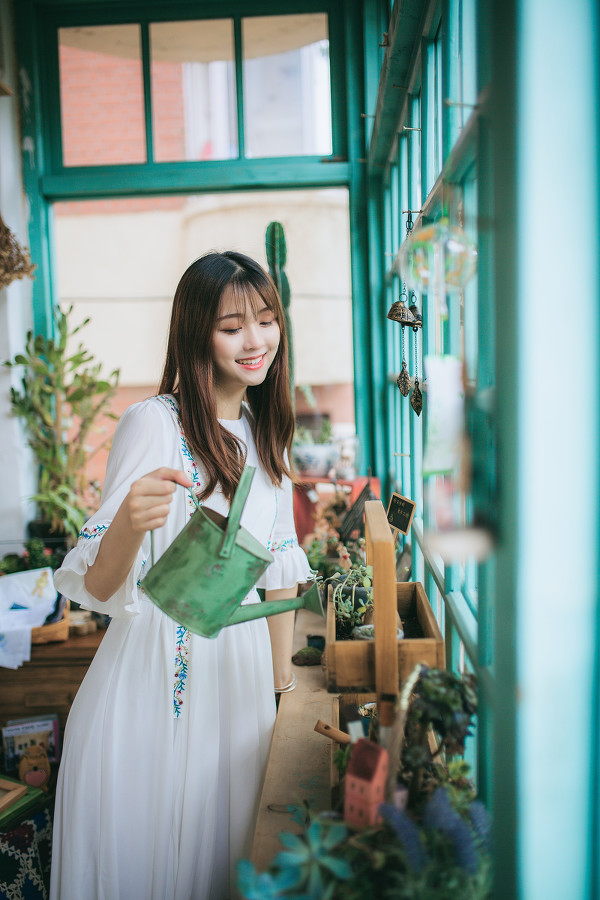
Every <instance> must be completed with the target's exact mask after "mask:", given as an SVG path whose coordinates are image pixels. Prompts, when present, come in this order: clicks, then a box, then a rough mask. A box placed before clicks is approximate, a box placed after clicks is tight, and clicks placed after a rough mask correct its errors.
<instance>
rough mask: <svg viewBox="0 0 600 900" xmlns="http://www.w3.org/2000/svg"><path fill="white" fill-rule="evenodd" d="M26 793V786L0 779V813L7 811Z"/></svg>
mask: <svg viewBox="0 0 600 900" xmlns="http://www.w3.org/2000/svg"><path fill="white" fill-rule="evenodd" d="M26 793H27V785H26V784H16V783H15V782H14V781H12V780H10V779H8V778H0V813H3V812H5V810H7V809H9V808H10V807H11V806H12V805H13V803H16V802H17V800H20V799H21V797H22V796H23V795H24V794H26Z"/></svg>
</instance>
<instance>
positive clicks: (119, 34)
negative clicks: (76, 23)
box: [58, 25, 146, 166]
mask: <svg viewBox="0 0 600 900" xmlns="http://www.w3.org/2000/svg"><path fill="white" fill-rule="evenodd" d="M58 35H59V36H58V41H59V70H60V105H61V122H62V142H63V164H64V165H65V166H99V165H107V164H114V163H141V162H145V161H146V137H145V135H146V131H145V125H144V87H143V77H142V60H141V51H140V29H139V26H138V25H106V26H98V27H87V26H86V27H85V28H61V29H59V32H58Z"/></svg>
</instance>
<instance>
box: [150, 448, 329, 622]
mask: <svg viewBox="0 0 600 900" xmlns="http://www.w3.org/2000/svg"><path fill="white" fill-rule="evenodd" d="M253 477H254V468H253V467H252V466H246V467H245V468H244V471H243V472H242V477H241V478H240V483H239V484H238V487H237V490H236V492H235V494H234V497H233V500H232V501H231V508H230V510H229V517H228V518H225V516H222V515H221V514H220V513H217V512H214V510H212V509H207V508H206V507H204V506H200V505H197V507H196V510H195V512H194V513H193V515H192V516H191V518H190V519H189V521H188V522H187V524H186V526H185V527H184V528H183V530H182V531H180V532H179V534H178V535H177V537H176V538H175V540H174V541H173V543H172V544H171V545H170V547H168V548H167V550H166V551H165V552H164V553H163V555H162V556H161V558H160V559H159V560H158V562H157V563H155V564H154V565H152V567H151V568H150V570H149V571H148V573H147V575H146V576H145V578H144V579H143V581H142V588H143V590H144V593H146V594H147V595H148V597H149V598H150V599H151V600H152V602H153V603H155V604H156V605H157V606H158V607H159V608H160V609H162V611H163V612H165V613H166V614H167V615H168V616H170V617H171V618H172V619H174V620H175V621H176V622H178V623H179V624H181V625H185V627H186V628H188V629H189V630H190V631H193V632H194V634H200V635H202V637H207V638H212V637H216V636H217V635H218V634H219V632H220V631H221V629H222V628H224V627H225V626H226V625H237V624H238V623H239V622H248V621H249V620H250V619H259V618H262V617H263V616H273V615H276V614H277V613H283V612H289V611H290V610H292V609H300V608H305V609H309V610H311V612H315V613H319V615H323V607H322V604H321V598H320V595H319V589H318V587H317V585H316V584H314V585H313V586H312V587H311V588H310V590H308V591H307V593H306V594H304V595H303V596H302V597H292V598H290V599H288V600H273V601H271V602H269V603H252V604H249V605H246V606H242V605H241V603H242V600H243V599H244V597H245V596H246V594H247V593H248V591H249V590H250V589H251V588H252V587H254V585H255V584H256V582H257V580H258V579H259V577H260V576H261V575H262V573H263V572H264V571H265V569H266V568H267V566H268V565H269V564H270V563H271V562H273V557H272V556H271V554H270V553H269V551H268V550H267V549H266V548H265V547H263V545H262V544H261V543H260V541H257V540H256V538H255V537H253V535H251V534H250V532H249V531H247V530H246V529H245V528H243V527H242V526H241V525H240V518H241V515H242V510H243V509H244V504H245V503H246V499H247V497H248V493H249V492H250V485H251V484H252V479H253Z"/></svg>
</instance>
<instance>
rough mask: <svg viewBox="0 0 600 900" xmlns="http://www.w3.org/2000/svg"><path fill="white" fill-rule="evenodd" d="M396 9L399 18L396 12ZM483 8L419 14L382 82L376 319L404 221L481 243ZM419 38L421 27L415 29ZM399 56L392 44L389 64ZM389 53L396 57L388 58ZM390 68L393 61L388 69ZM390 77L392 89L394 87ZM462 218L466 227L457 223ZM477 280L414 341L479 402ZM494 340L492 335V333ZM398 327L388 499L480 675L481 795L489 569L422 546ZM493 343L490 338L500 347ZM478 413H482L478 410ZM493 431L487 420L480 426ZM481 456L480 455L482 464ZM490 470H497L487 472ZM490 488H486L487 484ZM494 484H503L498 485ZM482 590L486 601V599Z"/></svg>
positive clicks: (450, 633)
mask: <svg viewBox="0 0 600 900" xmlns="http://www.w3.org/2000/svg"><path fill="white" fill-rule="evenodd" d="M400 6H401V5H399V4H396V5H395V8H394V10H393V11H392V16H394V15H395V13H396V11H397V10H396V7H400ZM475 12H476V6H475V4H474V3H473V2H472V0H443V2H439V0H431V2H427V3H424V4H422V15H421V19H420V23H419V26H420V31H418V30H417V31H415V33H414V38H413V45H412V47H411V48H410V52H408V51H406V50H405V51H404V55H405V59H404V63H403V62H402V58H400V61H398V60H397V61H396V66H397V69H396V70H394V71H388V72H387V73H384V74H383V76H382V80H381V83H380V89H379V96H378V101H377V109H378V110H380V111H381V114H382V115H383V111H384V110H386V107H387V108H388V109H390V108H391V104H392V102H393V92H394V91H396V92H397V90H398V84H400V85H404V86H405V96H404V98H403V100H401V101H400V102H398V100H396V104H395V108H394V113H395V118H394V121H393V123H392V125H390V123H389V122H388V123H387V128H386V130H385V131H384V129H383V127H382V125H381V122H380V121H378V119H377V116H376V118H375V123H374V125H373V131H372V136H371V143H370V147H369V160H370V171H371V184H372V185H377V186H378V189H379V191H380V198H381V205H382V215H381V218H380V227H381V230H382V235H381V239H380V240H381V244H382V246H384V247H385V257H384V259H383V260H382V261H381V262H380V265H381V274H380V279H381V281H380V285H381V287H380V298H381V299H380V302H379V314H380V315H381V316H382V317H383V316H385V315H386V313H387V310H388V309H389V307H390V306H391V304H392V302H393V301H394V300H396V299H398V297H399V296H400V294H401V290H402V282H401V277H400V275H399V271H398V266H397V254H398V251H399V249H400V247H401V245H402V243H403V241H404V240H405V239H406V228H407V221H408V215H409V211H410V215H411V217H412V221H413V226H414V227H415V228H418V227H419V226H420V225H424V224H427V223H430V222H435V221H436V220H437V219H439V218H440V217H441V216H444V215H448V214H449V215H450V218H451V219H452V221H453V222H455V223H457V224H463V221H462V220H464V227H465V229H466V230H467V231H468V232H469V233H470V236H471V237H472V238H473V239H474V240H475V241H477V240H478V237H479V236H478V234H477V223H478V205H479V193H480V181H481V178H480V153H479V140H480V126H479V118H478V115H477V111H476V110H475V109H474V107H473V92H474V85H475V82H476V72H475V63H476V48H475V45H474V41H475V34H476V22H475V18H474V17H475ZM405 15H406V17H405V18H404V19H403V14H402V12H400V13H399V14H398V18H397V19H394V18H393V19H392V21H391V22H390V34H391V40H392V41H393V40H394V32H396V33H402V29H403V28H404V33H403V37H404V39H403V43H404V46H405V47H406V37H405V36H404V35H405V33H406V29H408V28H410V27H411V23H410V21H409V20H408V13H406V14H405ZM413 28H414V25H413ZM394 49H395V48H394V47H393V45H392V54H393V50H394ZM392 58H393V55H391V56H390V59H392ZM390 65H391V63H390ZM386 75H387V79H386ZM458 218H460V219H461V221H460V223H458V222H457V219H458ZM480 281H481V280H480V279H479V278H476V279H474V280H473V282H472V283H471V284H470V285H468V286H467V289H466V291H465V292H464V294H463V295H461V296H460V297H449V298H448V305H449V313H448V317H447V319H446V320H445V321H443V322H440V321H439V320H438V322H437V323H436V321H435V308H434V300H433V296H432V295H429V296H428V295H426V294H424V295H423V296H422V297H418V305H419V306H421V311H422V315H423V323H424V324H423V329H422V333H421V334H419V335H418V338H419V339H418V356H419V359H418V376H419V380H420V382H421V384H422V385H423V380H424V376H423V359H424V357H425V356H427V355H429V354H435V353H449V354H452V355H454V356H461V357H462V356H466V357H467V358H468V361H469V366H468V372H469V381H470V388H471V389H472V390H473V391H474V392H477V391H479V390H480V389H481V386H482V385H483V386H484V388H485V389H493V384H494V379H495V375H494V362H495V360H494V352H493V343H492V344H490V338H489V337H488V336H487V335H485V334H484V333H482V325H483V324H485V323H486V322H487V315H489V311H488V314H487V315H486V314H485V312H483V313H482V311H481V307H482V306H485V305H486V304H488V303H489V299H488V295H487V294H486V295H485V296H484V294H483V290H482V286H483V287H487V285H485V280H483V282H482V283H480ZM406 332H407V333H406V334H405V336H404V340H405V350H406V355H405V358H406V360H407V365H408V369H409V371H410V372H411V374H414V373H415V366H416V358H415V350H414V339H413V332H412V330H411V329H406ZM492 334H493V332H492ZM401 340H402V337H401V329H400V327H399V326H398V324H397V323H395V322H390V321H389V320H388V321H387V322H386V326H385V341H384V355H385V359H386V361H385V365H386V391H385V396H384V401H383V402H384V405H385V418H386V420H387V423H388V433H387V435H386V443H385V445H384V447H383V448H382V452H383V453H384V454H385V455H386V462H387V466H386V469H387V471H388V473H389V482H388V484H387V485H386V490H387V491H388V492H391V490H393V489H395V490H398V491H400V492H401V493H403V494H404V495H405V496H409V497H411V498H412V499H413V500H415V502H416V504H417V511H416V514H415V519H414V520H413V526H412V539H411V550H412V578H413V579H414V580H418V581H422V582H423V585H424V587H425V590H426V592H427V595H428V597H429V600H430V603H431V605H432V608H433V610H434V613H435V614H436V618H437V620H438V623H439V625H440V627H441V629H442V632H443V634H444V637H445V642H446V662H447V666H448V668H449V669H451V670H453V671H456V672H461V671H472V672H475V673H476V675H477V677H478V680H479V685H480V709H479V714H478V722H477V728H476V733H475V734H474V736H473V738H471V740H470V742H469V745H468V747H467V758H468V760H469V762H470V763H471V765H472V769H473V772H474V775H475V777H476V780H477V782H478V786H479V791H480V794H481V796H482V797H483V798H484V799H486V798H489V797H490V794H491V777H492V774H491V771H492V770H491V763H492V761H491V758H490V754H489V752H488V751H489V723H490V704H489V696H490V688H491V684H492V681H493V654H492V646H493V634H492V629H491V628H490V627H489V623H490V622H491V621H492V612H493V609H494V599H493V583H494V580H493V567H494V563H493V560H489V561H486V562H484V563H481V564H478V563H477V562H476V561H475V560H468V561H467V562H466V563H465V564H460V565H459V564H455V565H444V564H443V562H442V561H441V559H440V558H438V557H437V556H435V555H434V554H433V553H432V552H431V551H430V550H429V548H428V546H427V543H426V541H425V540H424V532H425V531H426V529H427V526H428V525H432V524H433V523H430V522H429V521H428V517H429V516H430V513H429V508H428V504H427V503H426V502H425V488H426V483H425V479H424V477H423V469H422V460H423V446H424V440H425V435H426V432H427V390H426V384H425V385H424V391H423V393H424V406H423V413H422V415H421V417H417V416H416V415H415V414H414V412H413V410H412V409H411V407H410V404H409V402H408V399H407V398H403V397H402V396H401V395H400V393H399V391H398V389H397V387H396V385H395V380H396V376H397V374H398V372H399V370H400V365H401V356H402V354H401V350H400V345H401ZM492 341H493V337H492ZM474 405H475V406H477V404H474ZM484 425H486V426H487V427H488V428H489V427H490V423H489V421H486V422H484ZM480 430H481V423H480V422H479V421H478V420H476V421H475V422H474V423H471V439H472V440H473V442H474V444H475V445H476V449H475V451H474V452H475V454H478V452H479V451H478V450H477V444H478V442H479V443H481V441H482V440H483V438H485V439H487V438H489V435H488V433H487V431H486V432H485V434H484V435H483V437H482V436H481V435H480ZM487 450H488V444H487V443H486V445H485V452H483V453H481V452H479V455H480V456H486V455H487ZM491 467H492V472H493V471H494V464H493V462H492V463H491ZM488 486H489V485H488ZM492 486H495V483H494V484H493V485H492ZM478 491H479V486H478V484H477V482H476V481H475V482H474V487H473V493H472V495H471V496H468V497H467V498H466V508H467V513H468V515H469V516H470V518H471V521H472V520H473V519H474V518H475V515H476V512H477V511H478V510H479V508H480V507H481V505H482V502H487V498H483V500H482V498H480V497H479V496H478ZM481 585H483V586H484V588H485V599H484V600H483V601H482V600H481V599H480V593H481V591H480V588H481Z"/></svg>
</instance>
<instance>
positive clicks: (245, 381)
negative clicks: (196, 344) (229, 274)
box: [212, 287, 280, 397]
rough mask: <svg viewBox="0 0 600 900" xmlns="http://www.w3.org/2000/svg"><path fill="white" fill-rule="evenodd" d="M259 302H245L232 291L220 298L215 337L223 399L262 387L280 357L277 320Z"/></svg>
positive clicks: (217, 384)
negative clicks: (272, 364)
mask: <svg viewBox="0 0 600 900" xmlns="http://www.w3.org/2000/svg"><path fill="white" fill-rule="evenodd" d="M256 301H257V303H251V302H250V301H249V300H248V298H244V299H243V300H242V299H241V298H240V296H239V294H234V292H233V291H232V289H231V288H230V287H228V288H227V289H226V290H225V291H224V292H223V296H222V297H221V302H220V306H219V315H218V317H217V321H216V328H215V331H214V333H213V337H212V353H213V360H214V364H215V387H216V389H217V392H218V393H219V394H221V396H224V397H226V396H233V395H235V394H239V393H240V392H243V391H244V390H245V389H246V388H247V387H252V386H254V385H257V384H262V382H263V381H264V380H265V378H266V376H267V372H268V371H269V367H270V365H271V363H272V362H273V360H274V359H275V356H276V354H277V350H278V348H279V337H280V332H279V325H278V324H277V319H276V318H275V314H274V313H273V312H272V311H271V310H270V309H269V308H268V307H267V306H266V305H265V303H264V301H263V300H262V298H260V297H259V296H258V295H257V296H256Z"/></svg>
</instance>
